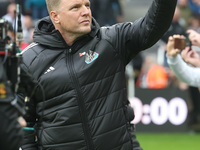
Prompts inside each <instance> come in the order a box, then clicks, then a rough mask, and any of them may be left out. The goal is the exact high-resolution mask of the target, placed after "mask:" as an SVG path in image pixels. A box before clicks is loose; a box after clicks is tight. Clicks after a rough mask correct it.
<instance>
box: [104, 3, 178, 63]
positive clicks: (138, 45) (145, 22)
mask: <svg viewBox="0 0 200 150" xmlns="http://www.w3.org/2000/svg"><path fill="white" fill-rule="evenodd" d="M176 4H177V0H154V1H153V2H152V4H151V6H150V8H149V10H148V11H147V13H146V15H145V16H144V17H142V18H140V19H138V20H136V21H135V22H126V23H122V24H117V25H115V26H113V27H111V28H110V29H109V30H107V31H106V32H105V35H106V36H107V38H108V39H109V37H110V35H111V34H114V36H113V35H112V39H110V42H111V43H112V44H113V47H115V49H116V50H117V52H118V53H120V55H121V56H122V57H123V60H124V61H125V63H126V64H127V63H128V62H129V61H130V60H131V59H132V58H133V57H134V56H135V55H136V54H137V53H139V52H140V51H142V50H145V49H147V48H149V47H151V46H153V45H154V44H155V43H156V42H157V41H158V40H159V39H160V38H161V37H162V36H163V35H164V33H165V32H166V31H167V30H168V28H169V27H170V24H171V22H172V18H173V15H174V11H175V7H176Z"/></svg>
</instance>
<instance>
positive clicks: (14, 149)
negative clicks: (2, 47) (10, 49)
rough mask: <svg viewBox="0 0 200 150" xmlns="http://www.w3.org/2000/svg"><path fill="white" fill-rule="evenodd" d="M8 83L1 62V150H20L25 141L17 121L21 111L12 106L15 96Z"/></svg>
mask: <svg viewBox="0 0 200 150" xmlns="http://www.w3.org/2000/svg"><path fill="white" fill-rule="evenodd" d="M6 81H7V79H6V75H5V71H4V67H3V65H2V62H1V60H0V120H1V123H0V150H19V147H20V145H21V144H22V140H23V129H22V127H21V126H20V124H19V123H18V121H17V119H18V117H19V115H18V113H19V111H18V110H17V109H16V108H15V107H14V106H13V105H12V104H11V102H12V101H13V100H14V95H13V94H12V91H11V88H10V87H9V86H8V84H7V83H6Z"/></svg>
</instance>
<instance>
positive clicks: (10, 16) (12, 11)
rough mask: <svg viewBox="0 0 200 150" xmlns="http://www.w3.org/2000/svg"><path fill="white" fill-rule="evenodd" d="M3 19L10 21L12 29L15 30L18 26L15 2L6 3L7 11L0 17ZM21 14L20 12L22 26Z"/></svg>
mask: <svg viewBox="0 0 200 150" xmlns="http://www.w3.org/2000/svg"><path fill="white" fill-rule="evenodd" d="M2 18H3V19H5V20H7V21H8V22H10V23H12V25H13V29H15V31H17V28H18V24H17V21H18V17H16V3H15V2H12V3H10V4H9V5H8V7H7V13H6V14H5V15H4V16H3V17H2ZM23 20H24V18H23V15H22V14H21V22H22V27H23Z"/></svg>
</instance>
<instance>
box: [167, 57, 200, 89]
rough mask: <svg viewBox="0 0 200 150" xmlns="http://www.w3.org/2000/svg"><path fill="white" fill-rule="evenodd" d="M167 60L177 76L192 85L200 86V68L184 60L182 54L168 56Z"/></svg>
mask: <svg viewBox="0 0 200 150" xmlns="http://www.w3.org/2000/svg"><path fill="white" fill-rule="evenodd" d="M167 62H168V64H169V66H170V68H171V69H172V70H173V72H174V73H175V75H176V77H177V78H178V79H179V80H181V81H183V82H185V83H187V84H188V85H190V86H195V87H200V68H199V67H192V66H189V65H188V64H187V63H185V62H184V61H183V59H182V58H181V56H180V54H178V55H177V56H176V57H168V56H167Z"/></svg>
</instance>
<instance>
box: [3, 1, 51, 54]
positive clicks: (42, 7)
mask: <svg viewBox="0 0 200 150" xmlns="http://www.w3.org/2000/svg"><path fill="white" fill-rule="evenodd" d="M16 4H19V6H20V7H19V8H20V9H19V12H17V5H16ZM0 10H1V11H0V18H2V19H5V20H7V21H8V22H9V25H8V26H9V27H8V35H9V36H10V37H11V38H12V40H13V41H14V31H17V28H18V24H17V21H18V14H17V13H20V14H21V17H20V19H21V24H22V29H23V41H22V42H21V43H20V45H19V46H20V49H21V50H23V49H25V48H26V47H27V46H28V45H29V44H30V43H31V42H32V41H33V38H32V35H33V32H34V27H35V25H36V22H37V21H38V20H39V19H41V18H43V17H45V16H47V15H48V12H47V8H46V2H45V0H19V1H18V0H0ZM15 19H16V20H15ZM14 29H15V30H14Z"/></svg>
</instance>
